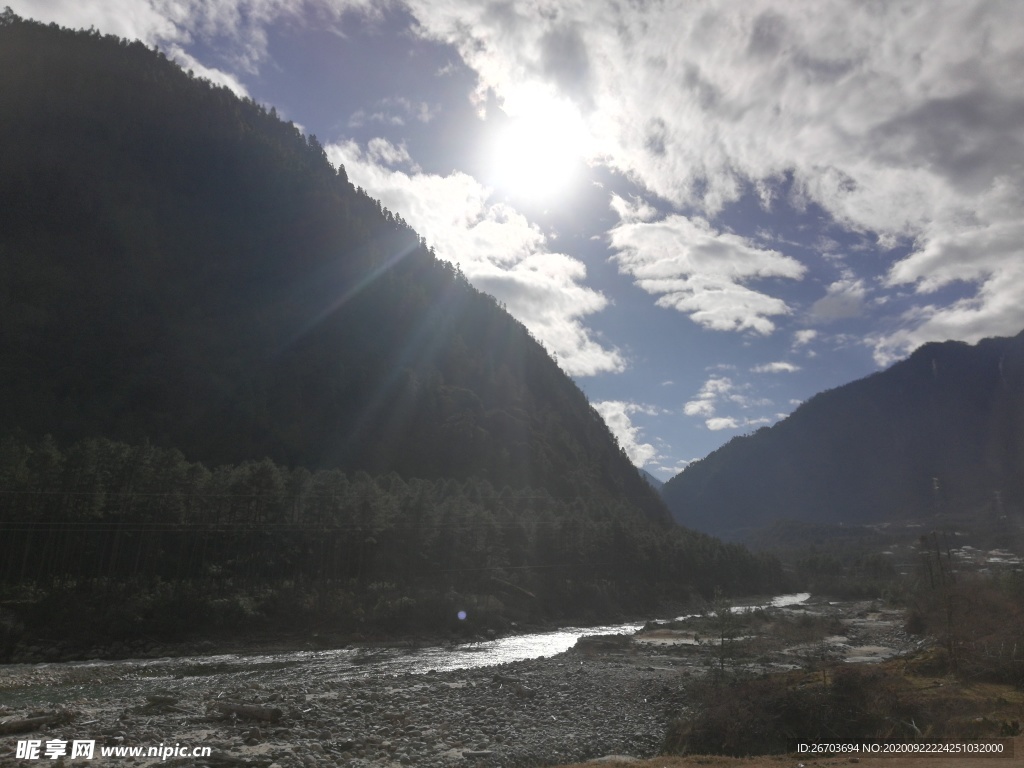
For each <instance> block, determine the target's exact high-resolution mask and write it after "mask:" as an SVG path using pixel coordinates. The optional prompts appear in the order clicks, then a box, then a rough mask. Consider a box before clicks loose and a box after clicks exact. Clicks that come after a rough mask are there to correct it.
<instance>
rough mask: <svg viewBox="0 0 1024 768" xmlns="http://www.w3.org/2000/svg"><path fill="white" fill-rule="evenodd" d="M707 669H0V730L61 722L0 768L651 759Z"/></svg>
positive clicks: (647, 663)
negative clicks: (75, 755) (129, 751)
mask: <svg viewBox="0 0 1024 768" xmlns="http://www.w3.org/2000/svg"><path fill="white" fill-rule="evenodd" d="M829 610H832V608H829ZM835 610H842V611H843V615H844V616H845V617H846V620H845V622H844V623H845V625H846V629H847V630H848V631H847V632H846V633H845V636H843V637H841V638H838V637H837V638H833V639H831V642H832V646H833V648H834V650H835V652H837V653H841V652H842V651H843V649H851V648H854V647H872V648H874V647H878V648H881V649H883V651H885V652H884V653H881V654H879V656H878V658H879V659H880V658H884V657H886V656H889V655H891V653H889V651H892V652H901V653H902V652H905V651H907V650H910V649H912V648H913V647H914V646H915V640H914V639H912V638H908V637H907V636H906V635H905V634H903V632H902V629H901V627H900V622H899V617H898V615H897V614H884V613H878V612H875V611H868V610H865V609H864V606H863V605H861V606H857V605H848V606H844V607H843V608H841V609H840V608H835ZM801 654H802V652H801V650H800V649H790V650H787V649H780V650H779V651H778V652H777V653H775V654H771V655H769V656H764V655H763V656H762V657H761V658H760V660H759V662H758V665H756V667H757V668H756V669H752V671H754V672H765V671H771V668H772V667H774V668H776V669H785V668H787V666H792V664H793V662H794V659H799V658H800V657H801ZM803 655H804V656H806V654H803ZM847 655H849V654H847ZM860 660H865V659H860ZM712 664H713V660H712V659H711V652H710V649H708V648H707V647H701V646H694V645H692V644H691V645H681V646H676V647H665V646H658V645H647V644H641V643H633V642H625V643H622V642H618V641H616V642H610V643H609V644H608V645H607V646H606V647H605V646H602V645H601V643H600V642H598V643H596V644H595V643H593V642H592V641H591V642H590V643H589V645H587V644H580V645H579V646H578V647H577V648H576V649H573V650H570V651H567V652H566V653H562V654H558V655H557V656H553V657H550V658H540V659H533V660H527V661H517V662H512V663H507V664H501V665H498V666H491V667H479V668H476V669H466V670H456V671H446V672H437V671H433V670H431V671H428V672H425V673H419V674H413V673H403V674H398V675H395V674H390V675H382V674H373V673H372V670H371V672H370V673H369V674H367V675H365V676H363V677H352V676H351V675H347V676H346V675H342V674H339V673H337V672H336V671H331V670H330V669H326V668H324V667H323V666H318V665H317V664H316V663H315V662H311V661H306V662H291V663H281V662H277V663H271V662H267V663H251V662H248V663H245V664H234V665H233V664H230V663H225V662H220V661H216V660H215V659H208V660H206V661H204V660H203V659H196V658H192V659H165V660H161V661H160V662H159V663H152V662H130V661H129V662H121V663H104V664H92V665H89V664H77V665H76V664H36V665H27V664H25V665H10V666H6V667H0V722H3V721H8V720H11V719H17V718H25V717H29V716H31V715H33V714H38V713H40V712H52V711H54V710H55V709H63V710H67V711H68V712H69V713H70V715H69V716H70V718H71V719H70V722H68V723H66V724H54V725H53V726H50V727H49V729H44V730H37V731H35V732H34V733H32V734H29V735H20V736H17V735H15V736H0V766H8V765H24V766H26V767H27V766H38V765H39V764H40V761H38V760H19V759H18V758H17V756H16V744H17V741H18V739H28V738H32V739H39V740H41V741H43V742H44V743H45V742H46V741H47V740H53V739H63V740H66V741H68V742H71V741H72V740H75V739H95V741H96V755H97V759H95V760H92V761H86V760H66V761H65V762H64V763H63V765H65V766H70V765H83V766H85V765H92V766H96V765H103V764H104V762H103V759H101V758H99V754H100V748H101V747H103V746H142V747H145V748H148V747H160V746H174V745H180V746H181V747H185V748H188V749H191V748H193V747H210V749H211V753H212V754H211V756H210V757H208V758H202V757H200V758H195V757H191V756H189V757H173V756H172V757H167V758H166V759H161V758H160V757H121V758H117V759H113V758H106V759H107V760H110V764H115V763H116V765H118V766H142V765H166V766H173V765H179V766H218V767H219V766H244V765H249V766H260V767H261V768H318V767H320V766H338V765H344V766H356V767H358V766H406V765H412V766H423V767H424V768H435V767H437V768H439V767H441V766H481V767H482V766H516V767H518V766H535V765H552V764H561V763H570V762H575V761H583V760H587V759H593V758H597V757H601V756H604V755H612V754H614V755H629V756H634V757H641V758H642V757H650V756H654V755H656V754H658V752H659V750H660V747H661V744H662V740H663V738H664V735H665V732H666V728H667V725H668V722H669V719H670V718H671V717H674V716H676V715H678V714H679V712H680V711H681V710H683V709H685V707H686V704H687V695H686V690H687V686H688V685H690V684H691V683H692V681H693V680H694V679H696V678H698V677H700V676H701V675H702V674H704V672H705V671H706V670H707V669H709V668H710V667H711V666H712ZM236 705H241V706H237V707H236ZM232 712H234V714H232ZM46 762H50V763H51V764H53V763H52V762H51V761H49V760H47V761H46Z"/></svg>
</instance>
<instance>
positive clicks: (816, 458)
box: [663, 333, 1024, 538]
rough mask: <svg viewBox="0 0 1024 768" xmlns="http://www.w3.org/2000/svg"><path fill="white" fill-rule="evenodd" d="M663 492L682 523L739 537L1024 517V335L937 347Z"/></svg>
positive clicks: (706, 463) (816, 400)
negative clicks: (780, 524)
mask: <svg viewBox="0 0 1024 768" xmlns="http://www.w3.org/2000/svg"><path fill="white" fill-rule="evenodd" d="M663 497H664V498H665V500H666V502H667V503H668V504H669V507H670V509H671V510H672V512H673V515H674V516H675V519H676V520H677V521H679V522H680V523H683V524H685V525H689V526H692V527H694V528H697V529H698V530H703V531H707V532H710V533H714V534H716V535H724V536H728V537H732V538H742V537H743V536H744V535H745V533H748V532H750V531H751V530H752V529H757V528H762V527H764V526H766V525H769V524H771V523H773V522H774V521H777V520H798V521H806V522H810V523H818V524H823V523H824V524H836V523H845V524H864V523H874V522H881V521H887V520H907V519H917V518H925V519H927V518H930V517H933V516H936V515H950V514H991V515H1002V514H1006V513H1012V514H1020V513H1021V511H1022V510H1024V333H1022V334H1020V335H1018V336H1016V337H1014V338H993V339H985V340H983V341H981V342H979V343H978V344H977V345H974V346H971V345H968V344H964V343H962V342H944V343H941V344H939V343H933V344H927V345H925V346H923V347H921V348H919V349H918V350H917V351H915V352H914V353H913V354H912V355H911V356H910V357H909V358H908V359H906V360H903V361H901V362H899V363H896V364H895V365H893V366H892V367H891V368H889V369H887V370H885V371H881V372H879V373H876V374H874V375H872V376H869V377H867V378H864V379H861V380H859V381H855V382H852V383H850V384H847V385H845V386H842V387H838V388H836V389H833V390H830V391H827V392H823V393H821V394H819V395H816V396H815V397H813V398H811V399H810V400H808V401H807V402H806V403H804V404H802V405H801V406H800V407H799V408H797V409H796V411H794V412H793V414H792V415H790V416H789V417H788V418H787V419H785V420H783V421H781V422H779V423H778V424H776V425H774V426H773V427H770V428H762V429H760V430H758V431H757V432H755V433H754V434H752V435H747V436H744V437H737V438H735V439H733V440H731V441H730V442H729V443H727V444H726V445H725V446H723V447H722V448H720V449H718V450H717V451H715V452H713V453H711V454H710V455H709V456H707V457H706V458H704V459H703V460H701V461H698V462H694V463H693V464H691V465H690V466H689V467H687V468H686V469H685V470H684V471H683V472H682V473H681V474H679V475H677V476H676V477H674V478H673V479H672V480H670V481H669V482H668V483H667V484H666V485H665V487H664V489H663Z"/></svg>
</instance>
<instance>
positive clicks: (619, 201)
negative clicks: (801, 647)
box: [7, 0, 1024, 479]
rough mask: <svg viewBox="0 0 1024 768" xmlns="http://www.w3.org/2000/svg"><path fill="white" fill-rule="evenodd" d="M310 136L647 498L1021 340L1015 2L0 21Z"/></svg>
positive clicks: (414, 1)
mask: <svg viewBox="0 0 1024 768" xmlns="http://www.w3.org/2000/svg"><path fill="white" fill-rule="evenodd" d="M7 2H9V3H10V5H11V7H12V9H13V10H14V11H15V12H16V13H18V14H20V15H22V16H25V17H30V18H36V19H40V20H42V21H56V22H58V23H60V24H62V25H65V26H71V27H90V26H91V27H95V28H97V29H98V30H100V31H102V32H107V33H112V34H117V35H120V36H123V37H129V38H138V39H141V40H143V41H145V42H146V43H148V44H150V45H155V46H158V47H159V48H161V50H163V51H165V52H166V53H167V54H168V56H170V57H171V58H173V59H175V60H176V61H178V62H180V63H181V64H182V65H183V66H184V67H185V68H190V69H192V70H193V71H194V72H195V73H196V74H197V75H201V76H205V77H209V78H210V79H212V80H214V81H215V82H218V83H222V84H225V85H227V86H228V87H230V88H232V89H233V90H234V91H236V92H237V93H239V94H240V95H245V96H249V97H251V98H253V99H255V100H256V101H259V102H261V103H264V104H266V105H268V106H273V107H275V108H276V110H277V111H278V113H279V114H280V115H282V117H284V118H285V119H288V120H292V121H294V122H295V123H296V124H297V125H299V126H300V127H301V128H302V129H303V130H304V131H306V132H307V133H314V134H316V135H317V137H318V138H319V139H320V141H321V143H322V144H323V145H324V146H325V148H326V150H327V153H328V156H329V157H330V158H331V160H332V161H333V162H335V163H344V165H345V167H346V169H347V171H348V174H349V177H350V178H351V179H352V181H353V182H354V183H355V184H357V185H359V186H362V187H363V188H365V189H366V190H367V191H368V192H369V193H370V194H372V195H373V196H375V197H378V198H380V199H381V200H382V201H383V202H384V204H385V205H386V206H387V207H388V208H390V209H392V210H393V211H395V212H396V213H398V214H400V215H402V216H403V217H404V218H405V219H406V220H407V221H409V222H410V224H412V225H413V226H414V227H415V228H416V229H417V230H418V231H419V232H420V233H421V234H422V235H424V236H425V237H426V238H427V240H428V241H429V242H430V243H431V244H432V245H433V246H434V247H435V249H436V252H437V254H438V256H439V257H441V258H444V259H448V260H450V261H453V262H455V263H457V264H459V266H460V267H461V269H462V270H463V272H464V273H465V274H466V276H467V277H468V278H469V280H470V281H471V282H473V283H474V284H475V285H476V286H477V287H479V288H480V289H481V290H484V291H486V292H488V293H491V294H492V295H494V296H495V297H496V298H498V299H499V300H500V301H501V302H503V303H504V304H505V306H506V307H507V309H508V310H509V311H510V312H511V313H512V314H513V315H515V316H516V317H517V318H518V319H519V320H521V321H522V322H523V323H524V324H525V325H526V326H527V327H528V328H530V330H531V331H532V332H533V334H534V335H535V336H536V337H537V338H538V339H540V340H541V341H542V342H543V343H544V344H545V346H546V347H547V348H548V350H549V351H550V352H551V353H552V354H553V355H555V356H556V357H557V359H558V361H559V363H560V365H561V366H562V367H563V368H564V369H565V370H566V371H567V372H568V373H569V374H570V375H572V376H573V377H574V378H575V380H576V381H577V382H578V383H579V384H580V386H581V387H582V388H583V389H584V391H586V393H587V394H588V396H589V398H590V400H591V402H592V403H594V405H595V407H596V408H597V409H598V411H600V412H601V414H602V415H603V416H604V417H605V419H606V421H607V422H608V423H609V425H610V426H611V428H612V430H613V431H614V432H615V433H616V435H617V436H618V438H619V441H620V443H621V444H622V445H623V447H624V448H625V449H626V450H627V452H628V453H629V454H630V456H631V457H632V458H633V460H634V463H636V464H637V465H642V466H644V468H645V469H647V470H648V471H650V472H651V473H652V474H654V475H655V476H658V477H660V478H662V479H667V478H668V477H671V476H672V475H674V474H676V473H677V472H678V471H679V470H681V469H682V468H683V467H685V465H686V464H687V463H688V462H689V461H691V460H693V459H696V458H700V457H702V456H704V455H706V454H707V453H709V452H710V451H712V450H714V449H715V448H717V447H718V446H720V445H722V444H723V443H725V442H726V441H728V440H729V439H730V438H732V437H734V436H735V435H737V434H743V433H746V432H749V431H752V430H754V429H757V428H758V427H760V426H763V425H769V424H772V423H774V422H775V421H777V420H778V419H780V418H783V417H784V416H785V415H787V414H788V413H790V412H792V410H793V409H794V408H795V407H796V405H798V404H799V403H800V402H801V401H803V400H805V399H807V398H808V397H810V396H811V395H813V394H814V393H816V392H819V391H821V390H824V389H828V388H831V387H835V386H838V385H840V384H843V383H845V382H848V381H851V380H853V379H856V378H860V377H862V376H866V375H868V374H870V373H872V372H874V371H876V370H878V369H879V368H880V367H884V366H886V365H889V364H891V363H892V362H894V361H896V360H898V359H900V358H901V357H903V356H905V355H906V354H908V353H909V352H911V351H912V350H913V349H914V348H915V347H917V346H919V345H920V344H922V343H925V342H928V341H935V340H945V339H961V340H965V341H969V342H975V341H977V340H978V339H981V338H985V337H987V336H1000V335H1003V336H1005V335H1014V334H1016V333H1018V332H1020V331H1021V330H1022V329H1024V218H1022V217H1021V211H1022V210H1024V205H1022V203H1024V45H1022V41H1024V4H1022V3H1019V2H1016V0H1007V1H1006V2H1000V1H999V0H986V1H983V2H970V1H968V0H955V1H953V2H938V1H931V0H929V1H928V2H924V1H921V2H887V3H862V2H858V3H854V2H839V1H838V0H819V1H816V2H813V3H811V2H808V3H801V2H792V0H750V1H749V2H742V3H741V2H699V1H698V0H692V1H689V2H685V3H683V2H678V3H673V2H655V1H653V0H652V1H651V2H640V1H639V0H638V1H637V2H623V1H622V0H587V1H586V2H582V1H577V2H543V1H542V0H530V1H527V0H502V1H501V2H487V1H484V0H473V1H472V2H471V1H470V0H430V1H429V2H428V0H409V1H408V2H377V1H376V0H341V1H340V2H328V1H327V0H304V1H299V0H205V1H200V0H175V1H174V2H172V1H171V0H106V1H105V2H98V1H94V0H7Z"/></svg>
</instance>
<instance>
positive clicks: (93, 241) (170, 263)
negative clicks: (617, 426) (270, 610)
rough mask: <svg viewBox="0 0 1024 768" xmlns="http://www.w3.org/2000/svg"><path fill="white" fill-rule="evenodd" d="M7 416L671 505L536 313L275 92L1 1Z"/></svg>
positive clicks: (169, 442)
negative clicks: (461, 268) (434, 241)
mask: <svg viewBox="0 0 1024 768" xmlns="http://www.w3.org/2000/svg"><path fill="white" fill-rule="evenodd" d="M0 370H2V372H0V401H2V402H3V408H0V430H2V431H6V432H12V431H20V433H21V434H25V435H29V436H33V435H34V436H41V435H43V434H46V433H50V434H52V435H53V436H54V437H55V439H57V440H58V441H59V442H61V443H63V444H67V443H68V442H69V441H74V440H80V439H86V438H94V437H104V438H109V439H113V440H118V441H123V442H126V443H129V444H141V443H147V442H148V443H149V444H152V445H155V446H161V447H166V448H174V449H178V450H180V451H182V452H183V454H184V455H185V456H186V457H187V458H188V459H190V460H192V461H201V462H204V463H206V464H209V465H217V464H222V463H231V462H235V463H237V462H242V461H245V460H249V459H260V458H262V457H269V458H270V459H271V460H273V461H274V462H276V463H278V464H281V465H283V466H291V467H300V466H301V467H307V468H309V469H317V468H326V467H340V468H343V469H346V470H349V471H356V470H364V471H367V472H369V473H371V474H380V473H385V472H391V471H394V472H397V473H398V474H400V475H401V476H403V477H419V478H428V479H429V478H456V479H465V478H471V477H472V478H480V479H486V480H487V481H489V482H490V483H491V484H492V485H493V486H494V487H497V488H501V487H503V486H510V487H512V488H518V487H535V488H543V489H545V490H546V491H547V492H549V493H551V494H552V495H553V496H555V497H556V498H564V499H570V500H571V499H573V498H582V499H584V500H586V499H588V498H594V497H601V496H613V497H616V498H619V499H628V501H629V503H630V504H632V505H633V507H634V508H635V509H637V510H641V511H642V512H643V513H644V514H645V515H646V516H648V517H650V518H653V519H656V520H662V521H667V520H668V519H669V517H668V513H667V511H666V509H665V507H664V505H663V503H662V502H661V500H660V498H659V497H658V495H657V493H656V492H655V491H653V490H652V489H651V488H650V487H649V485H648V484H647V483H646V482H645V481H644V479H643V478H642V477H641V476H640V474H639V473H638V472H637V470H636V469H635V468H634V467H633V466H632V465H631V464H630V462H629V460H628V459H627V457H626V456H625V454H624V453H623V452H622V451H621V450H620V449H619V448H618V446H617V445H616V443H615V440H614V438H613V437H612V435H611V433H610V432H609V430H608V428H607V427H606V426H605V424H604V422H603V421H602V419H601V417H600V416H599V415H598V414H597V413H596V411H594V409H593V408H591V406H590V405H589V403H588V402H587V399H586V397H585V396H584V395H583V393H582V392H581V391H580V390H579V389H578V388H577V387H576V386H575V385H574V384H573V382H572V381H571V380H570V379H569V378H568V377H567V376H566V375H565V374H564V373H563V372H562V371H561V370H560V369H559V368H558V366H557V365H556V364H555V362H554V361H553V360H552V359H551V358H550V357H549V356H548V355H547V354H546V352H545V350H544V349H543V348H542V347H541V345H540V344H539V343H537V341H536V340H535V339H533V338H532V337H531V335H530V334H529V333H528V331H527V330H526V329H525V328H524V327H523V326H522V325H521V324H520V323H518V322H517V321H515V320H514V319H513V318H511V317H510V316H509V315H508V314H507V313H505V312H504V311H503V310H502V309H501V308H499V307H498V306H497V305H496V303H495V302H494V301H493V300H492V299H491V298H490V297H488V296H485V295H483V294H481V293H480V292H478V291H477V290H475V289H474V288H473V287H472V286H470V285H469V284H468V282H467V281H466V280H465V279H464V278H463V277H462V275H461V274H460V273H458V271H457V270H455V269H454V268H453V267H452V266H451V265H450V264H447V263H444V262H441V261H439V260H438V259H436V258H435V257H434V254H433V253H432V251H431V249H429V248H428V247H427V245H426V243H425V242H424V241H423V240H422V239H421V238H420V237H419V236H418V235H417V234H416V233H415V232H414V231H413V230H412V229H411V228H410V227H409V226H408V225H406V223H405V222H404V221H403V220H402V219H401V217H398V216H395V215H393V214H392V213H391V212H389V211H387V210H386V209H383V208H382V207H381V205H380V203H379V202H377V201H375V200H373V199H371V198H370V197H369V196H367V195H366V194H365V193H363V192H362V191H361V190H359V189H356V188H354V187H353V185H352V184H351V183H350V182H349V181H348V179H347V177H346V174H345V172H344V169H337V170H336V169H335V168H333V167H332V166H331V164H330V163H329V162H328V160H327V157H326V155H325V153H324V151H323V149H322V147H321V145H320V144H319V143H318V141H317V139H316V138H315V137H313V136H310V137H308V138H306V137H303V136H302V135H301V133H300V132H299V130H298V129H297V128H296V127H295V126H294V125H292V124H290V123H285V122H282V121H281V120H280V119H279V118H278V117H277V115H276V114H275V112H274V111H273V110H270V111H268V110H267V109H265V108H264V107H262V106H260V105H258V104H256V103H255V102H253V101H250V100H242V99H239V98H237V97H236V96H234V95H233V94H232V93H231V92H229V91H228V90H227V89H224V88H219V87H216V86H213V85H212V84H210V83H209V82H207V81H204V80H200V79H197V78H194V77H193V76H192V75H191V74H190V73H186V72H183V71H182V70H181V69H180V68H179V67H178V66H177V65H175V64H173V63H172V62H170V61H168V60H167V59H166V58H165V57H164V56H163V54H161V53H159V52H156V51H154V50H150V49H148V48H147V47H145V46H144V45H142V44H141V43H138V42H134V43H129V42H127V41H124V40H120V39H117V38H114V37H110V36H101V35H100V34H98V33H97V32H95V31H91V32H73V31H70V30H62V29H59V28H57V27H56V26H54V25H50V26H44V25H42V24H38V23H35V22H29V21H24V20H21V19H20V18H18V17H17V16H15V15H14V14H13V13H11V12H10V11H9V10H8V11H7V12H6V13H4V14H3V15H2V16H0Z"/></svg>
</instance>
